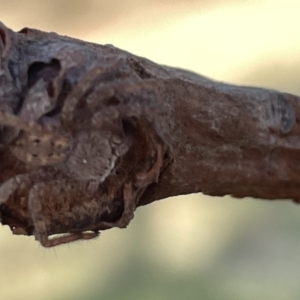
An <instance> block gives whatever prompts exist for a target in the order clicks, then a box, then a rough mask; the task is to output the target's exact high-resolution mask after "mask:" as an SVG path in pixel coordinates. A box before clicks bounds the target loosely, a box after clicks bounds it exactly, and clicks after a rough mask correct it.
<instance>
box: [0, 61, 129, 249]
mask: <svg viewBox="0 0 300 300" xmlns="http://www.w3.org/2000/svg"><path fill="white" fill-rule="evenodd" d="M101 72H102V69H101V68H97V67H96V68H94V69H92V70H91V71H90V72H88V73H87V75H86V76H85V77H84V78H83V79H82V80H81V82H80V84H79V85H77V86H75V87H74V89H73V91H71V93H70V94H69V95H68V96H67V98H66V99H65V102H64V106H63V108H62V111H61V113H60V115H59V117H58V118H50V117H47V116H46V114H47V112H48V111H49V110H51V109H52V108H53V103H52V102H53V99H52V98H51V97H50V95H49V92H48V90H49V89H48V85H49V84H51V85H52V87H54V88H59V87H60V82H59V80H58V79H55V80H54V81H53V82H51V83H46V82H44V81H43V80H42V79H41V80H39V81H38V82H37V83H36V84H35V86H34V87H33V88H32V90H31V91H29V93H28V95H27V97H26V98H25V101H24V103H23V107H22V109H21V111H20V113H19V115H18V116H16V115H13V114H9V113H5V112H0V124H2V125H6V126H10V127H12V128H13V129H14V131H15V132H14V136H16V137H15V138H14V139H13V140H12V141H11V142H10V143H9V144H8V147H9V148H10V150H11V152H12V153H13V154H14V155H15V156H16V157H17V158H18V159H20V160H21V161H23V162H24V163H26V164H30V165H34V166H36V170H35V171H32V172H31V173H29V174H20V175H17V176H15V177H13V178H11V179H9V180H7V181H6V182H4V183H2V184H1V186H0V204H1V203H5V202H6V201H7V200H8V199H9V198H10V197H11V196H12V195H13V194H14V193H15V192H16V191H20V190H22V189H23V190H26V189H27V190H30V192H29V195H28V208H29V213H30V215H31V219H32V222H33V225H34V230H35V237H36V239H37V240H39V241H40V242H41V243H42V245H43V246H45V247H51V246H55V245H58V244H61V243H67V242H70V241H73V240H77V239H89V238H94V237H96V236H97V235H98V233H97V232H89V233H84V232H82V231H83V230H76V229H75V230H73V233H71V234H70V235H66V236H62V237H58V238H55V239H52V240H50V239H49V238H48V229H47V228H48V227H49V226H48V225H49V224H50V223H51V220H47V219H46V218H45V217H44V216H43V213H42V203H41V202H43V201H56V199H54V198H55V197H56V198H59V196H60V195H59V194H58V191H60V193H63V194H65V195H67V197H78V196H77V195H79V194H80V192H81V195H82V197H89V198H93V197H94V198H95V197H96V196H95V192H96V191H97V187H98V185H99V183H101V182H103V181H104V180H105V178H106V177H107V176H108V175H110V174H111V172H112V170H113V168H114V166H115V163H116V161H117V159H118V158H119V157H121V156H122V155H124V154H125V153H126V152H127V150H128V148H129V146H130V143H129V141H128V139H126V138H125V137H124V135H123V132H122V126H121V124H120V122H117V123H116V124H117V125H115V124H111V122H109V124H108V127H107V126H105V124H104V126H103V123H102V122H97V120H95V119H93V118H92V119H89V116H88V117H87V118H83V119H81V121H80V122H79V123H78V122H77V123H76V122H74V121H73V113H74V111H75V108H76V105H77V104H78V102H79V100H80V99H81V97H82V96H83V95H84V94H85V93H86V92H87V89H88V88H89V86H90V84H91V82H93V80H94V79H96V78H97V76H99V74H100V73H101ZM54 100H55V99H54ZM83 113H84V112H83ZM85 113H87V114H88V109H87V110H86V111H85ZM70 116H71V117H70ZM47 166H52V167H53V168H52V169H53V170H52V169H51V170H50V171H49V168H48V169H47ZM41 168H42V169H41ZM56 171H59V172H58V173H57V172H56ZM60 171H61V172H60ZM57 174H58V175H57ZM62 174H64V175H62ZM57 176H58V177H57ZM53 177H54V178H53ZM46 183H47V184H46ZM83 190H84V191H85V193H82V191H83ZM53 197H54V198H53ZM62 201H64V200H62ZM93 205H94V209H95V210H97V209H98V210H99V212H98V214H101V207H98V208H97V205H98V206H99V203H94V204H93ZM47 224H48V225H47ZM93 225H95V224H93ZM68 229H69V230H68V231H72V228H68ZM87 230H88V228H87Z"/></svg>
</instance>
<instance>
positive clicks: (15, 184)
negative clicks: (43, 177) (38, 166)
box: [0, 174, 32, 204]
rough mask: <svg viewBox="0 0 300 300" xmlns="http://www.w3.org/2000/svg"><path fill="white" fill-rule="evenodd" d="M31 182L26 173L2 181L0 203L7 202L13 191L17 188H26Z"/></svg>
mask: <svg viewBox="0 0 300 300" xmlns="http://www.w3.org/2000/svg"><path fill="white" fill-rule="evenodd" d="M31 183H32V181H31V180H30V178H29V176H28V175H27V174H20V175H17V176H15V177H13V178H11V179H9V180H7V181H5V182H4V183H2V184H1V185H0V204H3V203H5V202H7V201H8V199H9V198H10V197H11V196H12V195H13V193H14V192H16V191H17V190H19V189H26V187H29V186H30V185H31Z"/></svg>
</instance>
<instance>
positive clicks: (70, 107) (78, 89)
mask: <svg viewBox="0 0 300 300" xmlns="http://www.w3.org/2000/svg"><path fill="white" fill-rule="evenodd" d="M102 73H103V68H101V67H98V66H96V67H94V68H92V69H91V70H90V71H88V72H87V73H86V75H85V76H84V77H83V78H81V79H80V81H79V82H78V84H77V85H75V87H74V88H73V90H72V91H71V93H70V94H69V95H68V96H67V98H66V99H65V101H64V106H63V108H62V113H61V117H62V121H63V122H71V121H72V119H73V112H74V110H75V108H76V106H77V104H78V102H79V100H80V99H81V98H82V97H83V96H84V94H86V93H88V91H89V90H90V89H91V87H93V82H95V81H96V80H97V79H98V77H99V75H100V74H102Z"/></svg>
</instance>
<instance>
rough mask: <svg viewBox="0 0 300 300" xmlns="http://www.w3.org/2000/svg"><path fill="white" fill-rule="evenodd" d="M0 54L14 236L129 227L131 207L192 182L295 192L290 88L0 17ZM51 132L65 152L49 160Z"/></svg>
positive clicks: (299, 167)
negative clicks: (242, 80) (254, 83)
mask: <svg viewBox="0 0 300 300" xmlns="http://www.w3.org/2000/svg"><path fill="white" fill-rule="evenodd" d="M0 57H1V69H0V124H2V129H1V144H0V154H1V156H0V168H1V175H0V183H1V186H0V203H2V205H1V213H2V218H1V222H2V223H3V224H8V225H9V226H10V227H11V229H12V232H13V233H14V234H28V235H31V234H34V235H35V237H36V239H38V240H39V241H40V242H41V243H42V244H43V245H44V246H55V245H58V244H61V243H67V242H70V241H73V240H76V239H89V238H93V237H95V236H96V235H97V233H98V231H99V230H104V229H108V228H111V227H114V226H117V227H120V228H123V227H126V225H127V224H128V223H129V222H130V220H131V219H132V217H133V212H134V210H135V209H136V207H137V206H140V205H145V204H149V203H151V202H153V201H156V200H159V199H163V198H166V197H169V196H174V195H183V194H189V193H197V192H203V193H204V194H207V195H218V196H222V195H233V196H235V197H246V196H250V197H255V198H262V199H292V200H294V201H295V202H298V201H299V196H298V195H299V191H300V184H299V183H298V182H299V179H300V164H299V163H298V155H299V150H300V141H299V134H300V127H299V120H300V109H299V107H300V106H299V100H300V99H299V97H297V96H293V95H290V94H286V93H280V92H276V91H273V90H266V89H260V88H252V87H238V86H233V85H228V84H224V83H218V82H215V81H212V80H209V79H207V78H205V77H202V76H199V75H197V74H194V73H192V72H188V71H184V70H180V69H175V68H170V67H166V66H161V65H158V64H155V63H153V62H151V61H149V60H147V59H144V58H141V57H137V56H135V55H132V54H130V53H127V52H125V51H122V50H120V49H117V48H115V47H113V46H111V45H96V44H92V43H87V42H83V41H79V40H76V39H72V38H68V37H63V36H59V35H57V34H54V33H45V32H41V31H38V30H34V29H28V28H25V29H23V30H21V31H20V32H12V31H11V30H9V29H8V28H6V27H5V26H4V25H3V24H2V25H1V28H0ZM84 130H85V131H84ZM53 132H56V133H55V134H54V133H53ZM91 132H96V133H97V134H100V133H101V136H100V138H99V140H97V139H96V138H95V137H94V138H93V140H87V141H86V140H85V139H83V137H86V136H89V134H90V133H91ZM33 136H37V137H38V139H40V140H39V143H40V144H39V145H40V146H39V147H40V148H38V149H39V151H38V153H37V154H35V153H33V152H32V151H35V149H37V148H34V147H35V144H33V143H34V142H33V141H34V139H33V138H32V137H33ZM95 140H96V141H95ZM103 140H105V141H103ZM41 141H42V142H41ZM53 141H54V144H55V143H58V141H59V142H61V141H63V143H65V144H64V145H67V146H66V149H68V150H66V152H64V151H65V148H63V150H61V148H59V149H58V148H55V151H57V152H55V153H56V154H57V156H55V158H53V156H51V158H47V159H46V158H45V157H46V154H48V153H50V152H51V151H52V150H51V149H52V148H51V149H50V150H51V151H50V150H49V147H50V146H51V145H52V142H53ZM106 141H107V142H106ZM104 142H105V143H104ZM58 144H59V143H58ZM20 145H21V146H20ZM24 145H25V146H24ZM59 145H60V144H59ZM78 145H79V146H80V147H81V146H82V145H83V146H82V147H83V148H84V147H85V145H88V146H89V148H88V149H89V150H86V151H88V152H87V157H88V158H89V159H90V158H91V157H96V158H97V154H95V153H98V152H97V151H98V150H99V151H100V150H101V151H102V150H103V149H104V148H105V147H106V148H105V149H107V151H106V152H105V154H103V153H102V154H101V155H102V156H101V158H99V159H95V161H94V163H93V164H92V165H91V166H90V167H89V168H87V167H86V165H82V166H80V163H81V162H82V161H83V162H84V161H85V164H86V162H87V160H86V159H82V157H81V156H80V159H79V160H78V161H76V159H77V158H78V156H76V155H79V154H78V153H77V152H76V151H77V149H78V147H79V146H78ZM52 146H53V145H52ZM52 146H51V147H52ZM47 147H48V148H47ZM53 147H54V146H53ZM55 147H56V146H55ZM76 147H77V148H76ZM84 149H86V148H84ZM48 150H49V151H50V152H49V151H48ZM59 151H62V152H59ZM89 151H90V152H89ZM93 151H96V152H93ZM51 153H52V152H51ZM33 154H35V155H40V156H39V160H36V162H35V163H33V160H34V159H33V158H32V155H33ZM60 154H62V155H61V156H60ZM51 155H52V154H51ZM73 158H74V159H73ZM108 161H109V162H110V164H108ZM97 168H98V169H97ZM101 168H102V169H101ZM104 168H108V171H105V172H104V171H103V170H104ZM96 169H97V171H95V170H96ZM99 169H100V170H99ZM105 170H106V169H105ZM99 172H100V173H101V176H99V178H98V179H97V176H98V175H97V174H99ZM97 180H98V181H97ZM95 182H96V183H95ZM58 189H60V192H58ZM86 231H92V232H90V233H86ZM55 233H68V235H64V236H63V237H61V238H60V239H56V240H49V239H48V236H49V235H51V234H55Z"/></svg>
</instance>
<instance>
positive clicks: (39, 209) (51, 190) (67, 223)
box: [28, 180, 99, 247]
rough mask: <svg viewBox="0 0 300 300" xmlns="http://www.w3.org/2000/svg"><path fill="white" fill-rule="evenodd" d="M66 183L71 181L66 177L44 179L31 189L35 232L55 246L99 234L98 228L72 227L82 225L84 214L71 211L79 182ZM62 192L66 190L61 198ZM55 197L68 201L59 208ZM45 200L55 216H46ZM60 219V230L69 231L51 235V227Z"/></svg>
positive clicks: (31, 211)
mask: <svg viewBox="0 0 300 300" xmlns="http://www.w3.org/2000/svg"><path fill="white" fill-rule="evenodd" d="M67 185H68V181H64V180H60V181H59V180H57V181H52V182H47V183H44V182H41V183H38V184H36V185H34V186H33V188H32V189H31V191H30V194H29V200H28V209H29V212H30V215H31V219H32V222H33V224H34V235H35V239H36V240H38V241H39V242H40V243H41V245H42V246H44V247H54V246H58V245H61V244H66V243H70V242H74V241H77V240H88V239H93V238H96V237H97V236H99V231H98V230H93V231H87V230H88V229H86V230H83V231H80V229H78V228H77V229H70V228H74V227H75V228H76V227H78V226H79V225H78V224H79V222H80V218H81V217H82V215H78V214H76V213H74V212H72V209H71V208H70V205H72V203H71V204H70V203H69V201H70V199H73V196H74V195H73V193H75V194H76V193H77V192H78V190H77V188H78V186H75V187H72V186H67ZM68 193H69V194H68ZM59 194H61V195H62V194H63V195H62V197H61V198H59ZM79 197H80V196H79ZM80 198H81V197H80ZM55 201H56V202H63V201H65V204H66V206H65V207H61V208H57V204H55ZM49 202H51V204H49ZM43 203H45V206H47V207H48V210H49V209H50V210H51V214H52V215H53V216H52V217H47V216H45V214H44V210H45V209H47V208H45V207H43ZM60 204H61V203H58V206H59V205H60ZM49 207H50V208H49ZM54 218H55V219H54ZM91 218H92V217H91ZM57 222H59V224H60V225H59V230H60V231H61V232H63V231H69V233H66V234H63V235H60V236H55V237H52V238H50V237H49V236H50V234H49V230H50V228H51V226H52V225H53V224H54V223H57ZM76 223H77V224H76ZM64 227H65V228H64ZM79 227H80V226H79ZM70 231H71V232H70Z"/></svg>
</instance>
